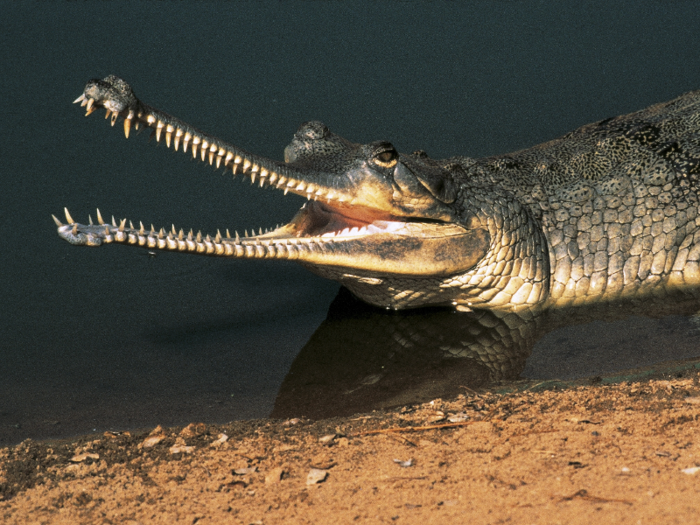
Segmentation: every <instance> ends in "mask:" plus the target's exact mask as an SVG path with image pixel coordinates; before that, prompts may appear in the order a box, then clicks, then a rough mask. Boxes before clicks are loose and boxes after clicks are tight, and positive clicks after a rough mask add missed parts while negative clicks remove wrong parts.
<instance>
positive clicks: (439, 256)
mask: <svg viewBox="0 0 700 525" xmlns="http://www.w3.org/2000/svg"><path fill="white" fill-rule="evenodd" d="M78 101H80V102H82V105H85V106H87V109H88V114H89V113H91V112H92V111H94V109H95V108H96V107H99V106H102V107H105V108H106V109H107V115H108V116H110V115H111V117H112V124H114V122H115V121H116V119H117V117H118V116H120V117H122V118H124V130H125V133H126V135H127V137H128V135H129V132H130V129H131V126H132V124H134V125H135V127H137V128H138V126H139V125H146V126H149V127H152V128H154V130H155V131H154V134H155V135H156V138H157V140H160V139H161V137H163V136H164V137H165V141H166V144H167V145H168V146H170V145H171V143H173V144H174V146H175V149H176V150H177V149H178V148H179V146H180V145H182V146H183V150H184V151H187V149H188V147H189V148H192V149H191V151H192V154H193V155H194V156H195V157H196V156H201V158H202V160H206V159H208V160H209V163H210V164H214V163H216V166H217V167H219V166H221V165H223V167H224V168H225V169H230V170H232V171H233V173H234V174H237V173H241V174H244V175H245V176H247V177H250V178H251V180H252V181H253V182H255V181H257V182H258V183H259V184H260V186H270V187H274V188H279V189H282V190H284V191H285V193H286V192H291V193H295V194H298V195H303V196H305V197H307V198H308V199H309V200H308V202H307V203H306V204H305V205H304V206H303V207H302V209H301V210H300V211H299V212H298V213H297V215H296V216H295V217H294V218H293V219H292V220H291V222H289V223H288V224H286V225H284V226H282V227H279V228H277V229H275V230H272V231H269V232H266V233H264V234H263V233H261V234H260V235H256V236H253V237H244V238H239V237H238V235H236V236H235V238H234V237H231V236H230V235H228V234H227V236H226V237H223V236H221V235H220V234H217V235H216V236H215V237H210V236H207V237H206V238H203V237H202V236H201V234H197V235H196V236H195V235H194V234H192V233H191V232H190V234H189V235H188V234H185V233H184V232H183V231H182V230H180V232H177V231H176V230H175V229H174V228H173V230H172V231H171V232H170V233H167V232H165V231H164V230H160V231H159V232H157V231H155V230H154V229H151V231H150V232H149V231H147V230H146V229H144V228H143V227H141V228H140V229H137V228H134V227H133V226H132V227H127V226H126V221H122V223H121V224H120V225H117V224H116V223H114V224H113V225H112V226H109V225H105V224H104V223H102V221H101V219H100V222H101V224H99V225H94V226H93V225H88V226H85V225H79V224H76V223H74V222H73V221H72V219H71V218H70V217H69V216H68V223H69V224H68V225H62V224H60V225H59V233H60V234H61V236H62V237H63V238H64V239H66V240H68V241H69V242H72V243H74V244H83V245H99V244H102V243H103V242H112V241H117V242H126V243H130V244H137V245H142V246H147V247H149V248H162V249H171V250H180V251H188V252H195V253H204V254H209V255H224V256H230V257H248V258H276V259H290V260H296V261H298V262H300V263H301V264H303V265H304V266H306V267H308V268H309V269H311V270H312V271H314V272H316V273H318V274H321V275H323V276H325V277H329V278H331V279H335V280H338V281H340V282H342V283H343V284H345V285H346V286H347V287H348V288H350V289H351V290H352V291H353V292H354V293H355V294H356V295H358V296H359V297H360V298H362V299H364V300H366V301H367V302H370V303H372V304H376V305H381V306H387V307H393V308H403V307H411V306H422V305H426V304H449V303H453V304H456V303H465V304H466V303H467V302H471V300H473V301H475V302H476V304H481V303H484V304H486V303H488V302H489V301H491V300H492V299H493V297H494V295H495V294H491V295H490V298H489V299H488V300H481V299H479V297H478V295H479V294H483V292H484V291H485V290H483V289H480V288H479V287H478V286H477V290H476V295H475V293H472V291H471V290H472V289H474V286H472V285H470V281H474V279H476V280H483V279H484V278H485V277H488V276H487V275H486V273H487V272H488V271H489V268H491V269H493V267H494V265H495V264H497V261H496V257H497V255H498V253H497V252H498V251H499V250H501V248H502V246H501V244H500V243H501V240H502V233H501V230H500V229H499V224H498V223H499V222H500V226H501V227H502V225H503V224H502V223H503V218H502V217H500V218H496V217H491V215H493V214H494V211H493V210H495V209H497V208H499V206H500V204H498V203H493V202H489V201H488V198H484V199H482V198H481V197H480V196H479V195H471V194H469V191H470V186H469V184H467V180H466V179H467V177H466V175H465V173H464V171H463V170H462V168H461V167H460V165H459V164H458V163H454V162H453V163H450V162H448V161H444V162H441V161H435V160H431V159H428V158H427V157H426V156H425V155H422V154H411V155H404V154H401V153H399V152H398V151H397V150H396V149H395V148H394V146H392V145H391V144H390V143H388V142H383V141H379V142H372V143H369V144H355V143H352V142H350V141H348V140H346V139H344V138H342V137H339V136H338V135H335V134H333V133H331V132H330V131H329V129H328V128H327V127H326V126H325V125H323V124H322V123H320V122H307V123H305V124H302V125H301V127H300V128H299V129H298V130H297V132H296V134H295V135H294V138H293V140H292V142H291V143H290V144H289V145H288V146H287V147H286V148H285V162H284V163H282V162H278V161H274V160H270V159H266V158H262V157H259V156H257V155H253V154H250V153H247V152H245V151H242V150H240V149H238V148H236V147H234V146H231V145H229V144H227V143H225V142H223V141H221V140H219V139H216V138H214V137H211V136H208V135H205V134H203V133H201V132H199V131H198V130H195V129H194V128H192V127H191V126H188V125H187V124H185V123H183V122H182V121H180V120H177V119H175V118H174V117H171V116H170V115H167V114H165V113H162V112H160V111H157V110H155V109H153V108H150V107H148V106H146V105H144V104H142V103H141V102H140V101H139V100H138V99H137V98H136V97H135V96H134V94H133V91H132V90H131V88H130V86H129V85H128V84H126V82H124V81H123V80H121V79H119V78H117V77H113V76H111V77H107V78H105V79H104V80H93V81H91V82H90V83H88V85H87V86H86V88H85V92H84V94H83V95H81V97H79V98H78V100H77V101H76V102H78ZM497 194H498V192H497ZM511 211H512V210H511ZM497 213H501V212H497ZM509 213H510V212H509ZM514 214H515V215H517V213H514ZM507 220H509V219H508V218H506V221H507ZM57 222H58V220H57ZM510 241H512V239H509V242H510ZM515 241H518V239H515ZM515 241H513V242H515ZM511 252H512V250H511ZM516 256H517V254H515V253H511V254H510V258H511V259H514V258H515V257H516ZM511 266H512V265H511ZM479 276H480V277H479ZM477 284H478V283H477ZM506 284H507V283H506V282H505V281H504V283H502V286H500V287H499V290H497V291H502V290H501V288H504V287H505V286H506ZM512 295H513V292H510V296H512ZM538 300H539V298H538ZM522 302H523V303H526V302H527V301H522ZM506 303H508V301H503V300H500V301H496V302H495V303H494V304H496V306H498V305H503V304H506Z"/></svg>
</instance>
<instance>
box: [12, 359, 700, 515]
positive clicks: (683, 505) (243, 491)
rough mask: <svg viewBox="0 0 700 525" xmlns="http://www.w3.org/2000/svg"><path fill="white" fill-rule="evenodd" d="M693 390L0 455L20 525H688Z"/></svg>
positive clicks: (573, 394)
mask: <svg viewBox="0 0 700 525" xmlns="http://www.w3.org/2000/svg"><path fill="white" fill-rule="evenodd" d="M699 379H700V374H698V372H697V371H695V370H689V371H686V372H684V373H681V374H676V376H675V377H672V378H656V379H653V380H649V381H643V382H635V383H621V384H616V385H602V386H601V385H598V386H595V385H592V386H579V387H575V388H571V389H565V390H548V391H542V392H532V391H523V392H515V393H508V394H489V393H477V392H467V393H465V394H463V395H460V396H459V397H458V398H457V399H454V400H451V401H446V400H440V399H437V400H434V401H432V402H430V403H425V404H422V405H418V406H407V407H403V408H402V409H399V410H395V411H387V412H373V413H370V414H364V415H358V416H353V417H349V418H342V419H340V418H338V419H329V420H323V421H305V420H296V419H290V420H285V421H282V420H259V421H252V422H239V423H232V424H229V425H217V426H214V425H205V424H203V423H193V424H191V425H189V426H187V427H185V428H184V429H183V428H169V429H162V428H160V427H158V428H156V429H150V430H148V431H144V432H123V433H106V434H104V435H94V436H86V437H82V438H80V439H76V440H71V441H65V442H34V441H30V440H27V441H25V442H23V443H21V444H19V445H17V446H14V447H9V448H4V449H0V490H1V492H0V494H1V495H2V499H0V519H1V520H2V522H3V523H8V524H15V523H16V524H25V523H26V524H28V523H32V524H35V523H66V524H68V523H70V524H76V523H85V524H88V523H89V524H103V523H104V524H117V523H119V524H128V523H133V524H137V523H141V524H146V523H187V524H194V523H197V524H218V523H242V524H251V523H264V524H269V523H283V522H284V523H421V524H424V523H467V522H469V521H474V522H476V523H506V522H509V523H591V521H594V522H598V523H694V522H697V520H698V516H699V515H700V440H699V439H698V413H699V412H700V381H699Z"/></svg>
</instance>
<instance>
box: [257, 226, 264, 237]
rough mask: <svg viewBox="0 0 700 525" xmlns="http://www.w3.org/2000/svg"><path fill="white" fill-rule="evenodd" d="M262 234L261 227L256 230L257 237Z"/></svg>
mask: <svg viewBox="0 0 700 525" xmlns="http://www.w3.org/2000/svg"><path fill="white" fill-rule="evenodd" d="M262 234H263V232H262V226H261V227H260V228H259V229H258V235H262Z"/></svg>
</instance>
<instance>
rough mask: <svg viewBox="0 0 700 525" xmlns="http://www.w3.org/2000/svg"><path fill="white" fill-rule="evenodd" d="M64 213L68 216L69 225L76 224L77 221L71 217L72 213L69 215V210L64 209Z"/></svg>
mask: <svg viewBox="0 0 700 525" xmlns="http://www.w3.org/2000/svg"><path fill="white" fill-rule="evenodd" d="M63 212H64V213H65V214H66V220H67V221H68V224H73V223H75V221H74V220H73V217H71V216H70V213H68V208H63Z"/></svg>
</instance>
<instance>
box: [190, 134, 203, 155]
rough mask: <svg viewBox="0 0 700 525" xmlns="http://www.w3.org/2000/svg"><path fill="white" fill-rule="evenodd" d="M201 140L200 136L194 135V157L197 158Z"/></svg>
mask: <svg viewBox="0 0 700 525" xmlns="http://www.w3.org/2000/svg"><path fill="white" fill-rule="evenodd" d="M200 142H201V139H200V138H199V137H198V136H196V135H195V136H194V137H192V158H193V159H196V158H197V146H199V143H200Z"/></svg>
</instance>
